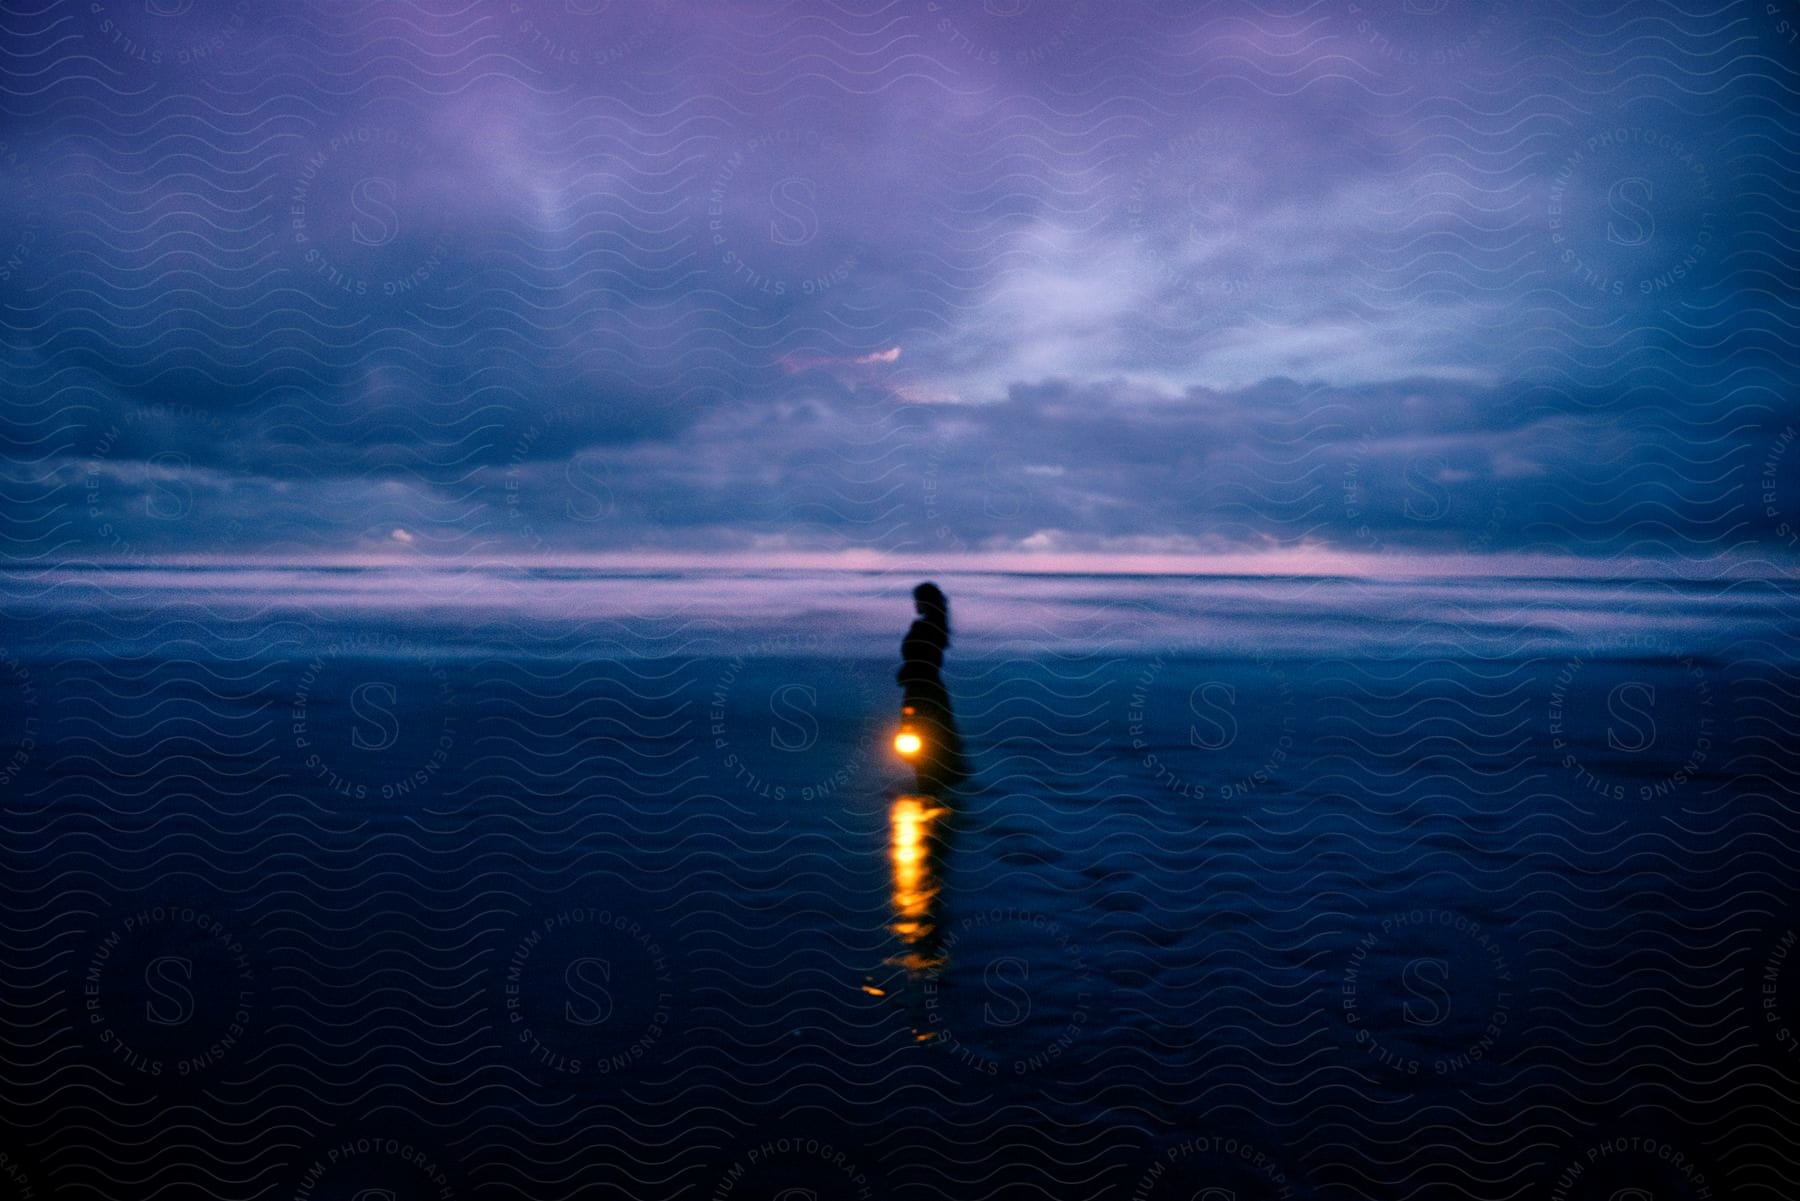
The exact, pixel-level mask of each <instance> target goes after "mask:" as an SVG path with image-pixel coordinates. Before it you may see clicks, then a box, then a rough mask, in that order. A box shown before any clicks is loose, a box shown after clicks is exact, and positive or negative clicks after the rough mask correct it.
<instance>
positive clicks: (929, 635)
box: [894, 583, 969, 793]
mask: <svg viewBox="0 0 1800 1201" xmlns="http://www.w3.org/2000/svg"><path fill="white" fill-rule="evenodd" d="M913 607H914V608H915V609H916V610H917V611H918V614H919V619H918V620H917V621H915V622H913V623H912V627H911V628H910V629H908V630H907V631H906V637H905V638H904V639H903V640H902V641H901V643H900V670H899V671H897V672H895V673H894V678H895V679H896V680H898V681H900V688H901V700H902V703H903V704H906V705H910V706H911V707H912V710H913V722H914V724H915V725H916V726H917V727H918V729H919V733H920V735H921V736H922V737H923V738H924V740H925V746H924V748H923V749H922V750H921V752H920V754H919V756H918V758H917V759H915V760H914V761H913V770H914V772H915V773H916V774H917V776H918V782H919V791H921V792H930V793H937V792H941V791H943V790H944V789H948V788H955V787H956V786H957V785H958V784H960V783H961V782H962V781H963V780H964V779H966V778H967V777H968V774H969V767H968V762H967V761H966V760H965V759H964V758H963V749H962V736H961V735H959V734H958V733H957V731H956V717H955V715H954V714H952V713H951V711H950V694H949V692H947V691H946V690H945V688H944V678H943V675H942V674H941V672H942V669H943V666H944V651H945V649H946V648H947V647H949V645H950V602H949V601H948V600H946V599H945V598H944V592H943V589H941V588H939V587H938V586H937V585H936V584H932V583H924V584H920V585H919V586H918V587H917V588H914V589H913Z"/></svg>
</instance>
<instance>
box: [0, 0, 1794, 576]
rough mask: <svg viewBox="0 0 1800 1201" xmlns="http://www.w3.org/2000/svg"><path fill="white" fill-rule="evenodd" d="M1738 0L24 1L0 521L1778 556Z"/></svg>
mask: <svg viewBox="0 0 1800 1201" xmlns="http://www.w3.org/2000/svg"><path fill="white" fill-rule="evenodd" d="M1768 7H1769V6H1766V5H1764V4H1762V3H1760V2H1754V3H1740V4H1735V5H1728V6H1725V7H1723V8H1720V9H1719V10H1718V11H1717V12H1714V13H1710V14H1703V15H1693V14H1689V13H1687V12H1686V11H1685V10H1682V9H1680V8H1677V7H1674V6H1662V5H1659V4H1654V3H1653V4H1645V5H1635V4H1634V5H1629V6H1620V5H1617V4H1605V5H1600V4H1595V5H1569V4H1566V3H1555V4H1538V3H1523V4H1519V3H1514V4H1499V5H1493V4H1478V3H1457V2H1448V0H1394V2H1393V3H1389V4H1383V5H1379V6H1377V5H1367V4H1364V5H1358V4H1356V3H1350V2H1348V0H1328V2H1324V3H1314V4H1304V5H1290V6H1287V7H1280V8H1268V7H1264V6H1260V5H1253V4H1231V3H1223V4H1208V5H1199V4H1177V3H1163V4H1148V3H1133V2H1131V0H1123V2H1121V3H1116V4H1113V3H1109V4H1099V3H1092V2H1088V0H1064V2H1060V3H1059V2H1056V0H987V2H986V3H983V2H982V0H971V2H968V3H962V4H957V5H943V4H937V3H931V2H928V0H916V2H915V0H888V2H880V3H877V2H872V0H871V2H867V3H862V2H850V0H845V2H841V3H825V2H822V0H807V2H796V3H788V4H774V3H761V4H759V3H744V4H722V3H707V4H700V3H686V2H670V3H654V2H639V3H626V2H625V0H484V2H480V3H473V4H470V3H467V2H466V0H455V2H454V3H452V2H448V0H446V2H443V3H435V2H434V3H414V2H412V0H384V2H383V3H378V4H377V3H314V4H305V5H288V4H281V5H274V4H261V3H256V4H251V3H236V4H233V3H224V2H215V3H189V2H188V0H112V2H111V3H109V4H105V5H101V4H90V3H88V2H87V0H81V2H79V3H69V2H60V0H59V2H54V3H46V2H44V0H39V2H38V3H36V4H27V5H24V6H19V5H9V6H8V7H7V10H6V12H5V14H4V15H0V63H3V64H4V70H5V81H4V82H5V95H4V104H3V115H0V171H3V172H4V175H5V183H6V185H7V186H6V189H5V195H4V198H0V231H4V232H0V289H3V291H0V295H3V296H4V304H3V306H0V321H4V323H5V327H6V328H5V337H4V342H3V346H4V350H3V353H4V356H5V373H4V374H5V380H6V384H5V386H6V389H7V396H6V404H5V410H4V411H5V419H4V424H3V425H0V430H3V431H4V437H5V439H6V442H7V459H8V461H7V466H6V478H5V481H4V495H5V497H6V504H5V510H4V512H5V517H4V523H5V524H4V526H0V530H3V532H4V533H5V536H6V538H7V546H8V550H9V553H10V554H11V555H12V556H14V557H15V558H23V559H26V560H28V561H32V562H39V563H65V562H73V561H82V560H90V559H103V560H104V559H110V560H121V559H123V560H134V559H139V558H150V557H155V556H160V555H171V554H177V555H179V554H208V555H218V554H225V555H237V554H248V555H256V556H263V557H266V556H278V557H279V556H327V557H330V556H350V557H355V556H368V555H371V554H375V553H382V554H400V555H429V556H432V557H439V558H451V559H461V558H470V557H477V556H482V557H489V558H492V557H500V558H508V557H519V558H523V557H545V556H562V555H570V554H587V553H606V554H628V553H648V552H657V553H668V552H683V553H689V554H697V555H703V554H712V553H717V554H726V553H729V554H733V555H746V554H748V555H752V556H766V557H767V558H768V560H769V561H771V562H773V561H779V560H781V559H783V557H784V556H786V557H792V556H795V555H797V554H800V553H822V554H831V553H841V552H858V553H875V554H878V555H890V556H891V555H900V556H904V557H913V558H923V559H926V560H929V559H930V558H931V557H932V556H945V557H954V556H957V555H969V554H977V553H980V554H986V555H1008V554H1060V555H1063V556H1070V555H1073V556H1076V557H1079V556H1082V555H1097V554H1111V555H1117V554H1152V555H1158V556H1177V557H1179V556H1187V555H1230V556H1242V555H1245V554H1258V553H1264V552H1271V551H1273V552H1277V553H1279V554H1281V555H1285V556H1288V557H1289V558H1290V559H1292V558H1294V557H1296V556H1298V558H1299V560H1300V561H1302V562H1305V561H1318V562H1328V561H1335V560H1336V559H1337V558H1341V557H1342V556H1347V555H1348V556H1369V555H1377V556H1395V557H1402V556H1419V555H1427V556H1443V555H1466V554H1495V555H1544V554H1549V555H1565V556H1566V555H1571V554H1574V555H1582V556H1587V557H1610V556H1620V555H1629V556H1634V557H1643V556H1659V555H1660V556H1669V555H1676V556H1682V557H1694V556H1711V555H1718V554H1728V555H1731V556H1734V557H1736V558H1740V559H1750V560H1757V559H1768V560H1771V561H1774V562H1786V560H1787V556H1789V555H1790V554H1791V551H1792V548H1793V545H1794V543H1795V541H1796V535H1795V533H1794V523H1795V522H1796V520H1797V518H1800V468H1797V463H1800V449H1794V448H1792V447H1791V446H1790V442H1791V441H1792V440H1793V429H1794V425H1795V423H1796V422H1797V421H1800V416H1797V415H1796V408H1797V405H1796V399H1795V398H1796V393H1795V389H1794V382H1795V374H1796V373H1795V370H1794V359H1793V355H1792V352H1791V349H1790V346H1791V342H1792V336H1793V332H1794V328H1795V325H1796V316H1795V311H1794V302H1795V296H1794V290H1793V280H1794V279H1795V278H1796V276H1795V271H1794V267H1795V263H1794V262H1793V259H1794V255H1795V251H1794V249H1793V247H1794V245H1795V239H1794V234H1795V231H1796V230H1800V206H1797V205H1796V204H1795V201H1794V197H1795V188H1794V184H1795V168H1794V160H1793V158H1792V155H1791V143H1790V140H1789V139H1788V138H1787V136H1786V131H1789V130H1791V129H1792V128H1793V127H1794V123H1795V117H1796V114H1795V112H1794V111H1793V110H1794V109H1795V108H1796V100H1795V97H1796V96H1800V70H1797V69H1796V65H1797V64H1800V55H1797V54H1796V48H1795V44H1794V41H1793V38H1792V34H1791V27H1790V26H1784V25H1783V23H1782V22H1783V21H1784V20H1789V21H1790V25H1791V20H1792V19H1793V18H1795V17H1796V15H1797V14H1796V13H1792V12H1790V13H1788V14H1786V17H1784V16H1783V15H1782V14H1781V13H1780V12H1775V13H1770V12H1769V11H1767V10H1768Z"/></svg>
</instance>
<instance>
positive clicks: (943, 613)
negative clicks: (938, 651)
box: [913, 580, 950, 646]
mask: <svg viewBox="0 0 1800 1201" xmlns="http://www.w3.org/2000/svg"><path fill="white" fill-rule="evenodd" d="M913 603H914V604H916V605H917V606H918V607H919V614H920V616H921V617H922V618H923V619H924V620H925V621H926V623H927V624H929V625H933V626H936V627H937V628H938V629H939V630H942V631H943V635H944V645H945V646H949V645H950V601H949V599H948V598H946V597H945V596H944V590H943V589H942V588H939V587H938V586H937V585H936V584H934V583H932V582H931V581H930V580H927V581H925V583H923V584H920V585H919V586H918V587H917V588H914V589H913Z"/></svg>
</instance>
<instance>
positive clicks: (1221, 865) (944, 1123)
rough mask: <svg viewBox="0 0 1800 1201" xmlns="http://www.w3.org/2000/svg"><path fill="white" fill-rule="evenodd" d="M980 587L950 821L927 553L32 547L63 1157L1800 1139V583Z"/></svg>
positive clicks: (449, 1184) (1536, 1179)
mask: <svg viewBox="0 0 1800 1201" xmlns="http://www.w3.org/2000/svg"><path fill="white" fill-rule="evenodd" d="M943 582H944V583H945V586H946V589H947V590H948V591H949V592H950V595H951V597H952V600H953V605H954V613H955V616H956V620H957V639H956V643H955V645H954V646H953V647H952V649H951V654H950V659H949V664H948V667H947V672H946V676H947V682H948V684H949V687H950V689H951V692H952V694H953V696H954V697H955V699H956V703H957V712H958V720H959V723H960V724H961V727H962V730H963V733H964V737H965V739H966V741H967V743H968V745H969V748H970V751H971V754H972V756H973V758H974V760H975V763H976V766H977V768H978V775H977V777H976V779H975V780H974V781H972V783H971V785H970V787H969V788H968V789H966V790H965V791H964V792H963V793H962V794H960V795H956V796H951V797H945V798H922V797H918V796H916V795H914V794H912V793H911V792H910V791H909V788H908V785H907V781H906V779H905V774H906V773H905V771H904V769H903V768H902V767H901V765H899V764H898V763H897V762H896V761H895V760H894V759H893V757H892V755H891V754H890V753H889V751H888V749H887V738H888V737H889V735H890V734H891V730H892V722H893V718H894V716H895V713H896V710H897V706H898V691H897V688H896V687H895V686H894V684H893V682H892V671H893V668H894V666H895V665H896V660H895V654H896V651H897V645H898V639H899V636H900V634H901V633H902V632H903V631H904V629H905V624H906V620H907V619H908V617H909V612H908V606H907V604H906V601H905V591H906V587H907V586H908V585H909V584H910V581H904V582H902V581H898V580H894V579H888V578H882V577H876V576H856V575H849V574H844V575H832V576H819V577H813V578H805V579H797V578H795V577H791V576H788V577H779V578H777V577H769V578H748V579H744V578H734V579H723V580H722V579H720V578H716V577H707V578H698V577H682V576H676V575H669V574H664V575H658V576H655V577H632V578H621V577H617V576H582V575H580V574H578V573H539V574H537V575H533V574H531V573H514V574H512V575H495V574H481V573H454V574H449V575H445V576H443V577H434V578H431V579H427V580H424V581H419V580H414V581H412V582H411V584H410V585H409V584H408V582H407V581H406V580H405V579H399V578H395V576H394V575H393V574H392V573H355V572H349V573H316V574H315V573H291V572H290V573H274V572H265V573H257V574H256V575H255V576H233V575H230V574H224V573H217V572H206V573H142V572H123V573H80V572H70V573H61V574H59V575H58V576H56V577H54V578H52V577H44V576H26V575H20V574H13V575H9V576H7V577H6V578H5V580H4V582H3V591H0V598H3V599H4V601H5V603H6V604H7V605H8V609H9V612H11V613H13V614H14V615H15V616H18V617H31V618H32V619H33V621H32V623H31V624H30V625H29V626H26V625H23V624H19V623H14V624H13V628H14V630H16V631H19V632H20V635H22V636H19V635H15V637H14V638H13V644H12V649H11V650H10V651H9V656H10V657H9V658H8V659H7V660H6V661H5V662H4V664H0V666H4V667H5V672H4V673H3V674H4V675H5V676H6V678H7V680H8V682H9V688H8V689H7V690H5V691H4V697H5V700H4V704H5V715H6V717H7V719H8V720H7V729H8V730H9V731H10V733H9V737H8V742H7V744H6V745H5V746H0V764H4V765H7V775H8V779H9V780H10V783H8V784H7V785H6V797H7V803H6V808H5V813H6V821H5V830H4V847H5V849H4V856H5V863H6V868H7V872H6V880H7V885H6V889H7V894H8V896H7V898H6V899H7V902H8V904H7V908H6V913H7V917H6V918H5V919H3V924H4V929H3V930H0V938H4V941H5V944H6V947H7V955H8V962H9V964H10V965H11V966H10V969H9V971H8V973H7V974H6V978H5V984H4V985H0V1004H3V1005H4V1009H5V1013H6V1014H7V1017H8V1021H9V1025H10V1026H11V1027H12V1029H13V1031H14V1034H13V1036H12V1041H13V1049H12V1061H11V1066H9V1067H8V1069H7V1070H6V1073H5V1074H6V1089H7V1092H8V1094H9V1095H10V1098H11V1103H12V1104H11V1107H12V1108H15V1109H19V1110H20V1111H21V1112H23V1113H25V1115H26V1116H25V1118H24V1120H23V1122H22V1124H21V1128H22V1132H23V1140H22V1142H21V1153H20V1155H19V1156H18V1157H17V1158H18V1159H19V1161H20V1162H26V1161H29V1162H30V1164H31V1169H30V1171H31V1174H32V1176H33V1178H34V1179H37V1180H50V1181H54V1182H55V1183H57V1184H58V1185H59V1186H66V1187H69V1188H71V1189H81V1188H84V1187H85V1188H90V1189H100V1190H103V1191H106V1192H109V1193H119V1194H121V1195H123V1194H132V1195H149V1193H150V1192H152V1191H154V1190H155V1189H157V1188H159V1187H173V1188H181V1187H184V1185H183V1183H182V1182H194V1181H200V1182H206V1181H211V1182H212V1183H211V1184H210V1185H209V1187H213V1188H215V1189H217V1188H219V1187H220V1185H219V1184H218V1182H219V1181H221V1180H224V1181H230V1182H232V1185H231V1188H232V1191H234V1192H239V1193H241V1194H242V1195H251V1194H257V1193H261V1192H264V1191H266V1192H268V1193H270V1195H276V1196H287V1195H294V1196H328V1195H345V1196H354V1195H357V1193H358V1190H361V1189H368V1188H388V1189H393V1190H395V1191H396V1192H397V1193H398V1194H399V1195H420V1196H438V1195H454V1196H468V1195H477V1194H480V1195H485V1194H488V1193H492V1194H494V1195H500V1194H502V1193H504V1194H507V1195H524V1196H534V1197H546V1196H565V1195H571V1194H574V1193H576V1192H579V1191H581V1190H583V1189H589V1188H602V1187H611V1188H615V1189H618V1190H622V1191H623V1192H624V1193H626V1194H628V1195H632V1196H639V1197H656V1196H677V1195H690V1196H702V1197H715V1196H733V1195H735V1196H776V1195H781V1194H782V1190H784V1189H802V1190H812V1191H813V1192H814V1193H816V1194H817V1195H819V1196H828V1195H856V1196H876V1195H886V1194H890V1193H893V1194H899V1195H918V1196H937V1195H955V1196H991V1195H1006V1196H1010V1195H1014V1194H1017V1195H1020V1196H1024V1195H1032V1196H1042V1195H1044V1194H1045V1193H1049V1194H1051V1195H1055V1196H1084V1197H1085V1196H1105V1197H1119V1198H1126V1197H1133V1198H1136V1197H1165V1196H1166V1197H1180V1198H1182V1199H1183V1201H1186V1199H1187V1198H1191V1197H1194V1196H1205V1197H1208V1198H1209V1201H1217V1199H1218V1198H1223V1197H1227V1196H1236V1197H1242V1198H1249V1197H1258V1196H1295V1197H1315V1196H1316V1197H1331V1196H1395V1197H1400V1196H1413V1195H1426V1196H1435V1195H1451V1194H1453V1193H1454V1194H1455V1195H1470V1194H1472V1195H1475V1196H1484V1197H1485V1196H1566V1197H1573V1196H1598V1197H1608V1198H1610V1197H1614V1196H1616V1195H1617V1194H1618V1191H1619V1190H1620V1189H1625V1188H1642V1189H1647V1190H1649V1192H1650V1194H1651V1195H1655V1196H1658V1197H1663V1196H1673V1197H1679V1196H1700V1195H1703V1190H1707V1189H1710V1190H1711V1193H1712V1195H1714V1196H1719V1195H1729V1194H1730V1191H1731V1187H1732V1186H1734V1185H1735V1186H1739V1187H1740V1189H1741V1188H1743V1187H1744V1186H1752V1182H1753V1181H1755V1180H1756V1179H1759V1173H1763V1172H1766V1171H1767V1170H1768V1169H1769V1157H1770V1156H1772V1155H1776V1154H1777V1153H1776V1152H1775V1151H1773V1150H1772V1149H1771V1148H1772V1145H1779V1143H1780V1142H1781V1138H1785V1137H1788V1136H1787V1135H1785V1134H1784V1135H1782V1136H1781V1138H1777V1137H1773V1136H1771V1135H1770V1134H1769V1131H1770V1130H1775V1131H1777V1132H1780V1131H1782V1130H1784V1129H1785V1127H1784V1126H1783V1123H1786V1122H1790V1121H1791V1120H1792V1116H1791V1114H1790V1113H1789V1112H1787V1110H1788V1109H1790V1108H1791V1107H1782V1106H1780V1105H1778V1104H1777V1102H1778V1101H1779V1098H1780V1096H1781V1095H1783V1094H1782V1092H1781V1090H1782V1089H1788V1090H1790V1091H1791V1088H1792V1083H1793V1081H1794V1078H1795V1072H1796V1065H1800V1056H1797V1055H1796V1051H1795V1043H1794V1037H1793V1034H1792V1033H1791V1032H1790V1031H1791V1030H1794V1029H1800V1002H1796V1001H1795V999H1794V997H1795V992H1796V990H1800V980H1795V979H1794V978H1793V973H1794V969H1793V968H1792V967H1791V966H1790V964H1791V961H1792V958H1793V956H1792V955H1791V954H1790V948H1791V947H1792V945H1793V935H1792V934H1791V931H1792V929H1793V928H1794V925H1795V923H1796V920H1797V919H1800V905H1797V904H1796V889H1795V876H1794V873H1793V871H1792V867H1791V865H1792V862H1793V857H1794V851H1795V848H1796V843H1797V842H1800V822H1797V821H1796V820H1795V818H1796V815H1795V813H1794V812H1793V809H1794V797H1795V789H1794V783H1793V781H1794V779H1795V778H1796V777H1795V774H1794V771H1793V769H1794V766H1795V742H1794V739H1793V737H1792V733H1791V732H1792V729H1793V724H1794V723H1793V710H1794V708H1795V704H1796V702H1800V672H1797V671H1796V662H1795V655H1794V650H1795V646H1794V641H1793V638H1792V634H1791V632H1790V631H1791V629H1792V622H1791V613H1790V606H1789V603H1788V601H1787V599H1786V598H1785V596H1784V595H1783V593H1782V590H1781V589H1780V588H1778V587H1774V586H1771V585H1767V584H1761V583H1757V582H1753V581H1739V582H1736V583H1733V584H1721V585H1693V584H1679V585H1672V584H1668V583H1651V582H1639V583H1623V584H1621V583H1611V584H1598V583H1573V584H1569V583H1557V582H1553V581H1511V582H1492V581H1490V582H1486V583H1485V584H1482V583H1471V582H1451V583H1444V582H1435V583H1434V582H1412V583H1404V582H1402V583H1392V584H1371V583H1367V582H1354V581H1339V580H1287V581H1244V580H1222V581H1192V580H1167V579H1165V580H1148V579H1133V580H1094V579H1072V578H1060V579H1053V580H1047V579H1041V578H1026V579H1002V578H999V577H971V578H967V579H957V578H955V577H945V578H943ZM795 597H803V598H808V601H807V606H806V607H807V614H808V615H807V616H806V617H804V618H803V619H799V620H795V621H780V620H776V619H775V617H774V616H773V615H774V614H777V613H778V612H780V611H781V609H782V606H783V605H788V606H790V607H791V606H792V605H793V604H794V598H795ZM26 743H30V744H31V745H29V746H27V745H25V744H26ZM21 1107H22V1109H21ZM1759 1132H1760V1133H1759ZM359 1139H363V1140H368V1141H366V1142H358V1141H356V1140H359ZM146 1140H149V1141H146ZM387 1140H392V1141H391V1142H390V1141H387ZM1632 1140H1636V1141H1632ZM1678 1157H1679V1158H1678ZM1208 1190H1223V1191H1211V1192H1209V1191H1208ZM1751 1192H1752V1195H1753V1193H1754V1189H1753V1186H1752V1187H1751ZM791 1195H796V1196H797V1195H803V1194H791Z"/></svg>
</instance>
